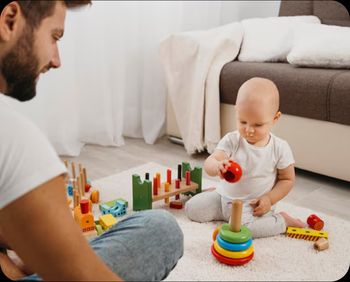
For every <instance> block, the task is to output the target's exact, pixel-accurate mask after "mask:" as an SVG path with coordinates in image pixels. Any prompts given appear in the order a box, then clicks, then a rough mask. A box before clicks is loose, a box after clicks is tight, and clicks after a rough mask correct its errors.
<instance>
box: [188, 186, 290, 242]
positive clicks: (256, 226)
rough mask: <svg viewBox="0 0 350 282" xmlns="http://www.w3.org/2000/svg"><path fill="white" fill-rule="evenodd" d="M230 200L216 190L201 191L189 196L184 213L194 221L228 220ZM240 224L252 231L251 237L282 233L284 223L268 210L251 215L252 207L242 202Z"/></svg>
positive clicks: (279, 216)
mask: <svg viewBox="0 0 350 282" xmlns="http://www.w3.org/2000/svg"><path fill="white" fill-rule="evenodd" d="M231 207H232V204H231V200H229V199H226V198H224V197H222V196H221V195H220V194H218V193H217V192H216V191H210V192H202V193H200V194H197V195H196V196H194V197H193V198H191V199H190V200H189V201H188V202H187V203H186V206H185V211H186V215H187V217H188V218H189V219H191V220H193V221H196V222H209V221H215V220H219V221H227V222H228V221H229V219H230V216H231ZM242 224H243V225H245V226H247V227H248V228H249V229H250V231H251V232H252V235H253V238H261V237H269V236H274V235H278V234H281V233H284V232H285V231H286V223H285V220H284V218H283V216H282V215H281V214H279V213H275V212H274V210H271V211H269V212H268V213H266V214H264V215H263V216H260V217H257V216H253V208H252V207H251V206H250V205H249V203H243V209H242Z"/></svg>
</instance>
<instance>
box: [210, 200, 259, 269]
mask: <svg viewBox="0 0 350 282" xmlns="http://www.w3.org/2000/svg"><path fill="white" fill-rule="evenodd" d="M241 219H242V201H239V200H238V201H237V200H236V201H233V202H232V213H231V222H230V224H223V225H222V226H221V228H216V229H215V231H214V232H213V241H214V243H213V244H212V246H211V252H212V254H213V256H214V257H215V258H216V259H217V260H218V261H219V262H221V263H224V264H228V265H242V264H245V263H247V262H249V261H250V260H251V259H252V258H253V256H254V247H253V240H252V234H251V232H250V230H249V229H248V228H247V227H246V226H244V225H241Z"/></svg>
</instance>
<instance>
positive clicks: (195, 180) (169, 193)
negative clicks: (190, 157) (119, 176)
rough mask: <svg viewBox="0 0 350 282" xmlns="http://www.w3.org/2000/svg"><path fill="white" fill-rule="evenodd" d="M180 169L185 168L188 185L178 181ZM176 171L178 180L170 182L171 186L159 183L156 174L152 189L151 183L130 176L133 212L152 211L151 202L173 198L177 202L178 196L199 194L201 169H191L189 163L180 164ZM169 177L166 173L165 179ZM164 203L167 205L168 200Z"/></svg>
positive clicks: (158, 175)
mask: <svg viewBox="0 0 350 282" xmlns="http://www.w3.org/2000/svg"><path fill="white" fill-rule="evenodd" d="M181 168H185V169H186V171H188V172H189V175H190V178H189V179H188V182H187V183H189V184H188V185H186V181H185V180H183V181H181V180H180V179H181V173H182V171H181ZM178 169H179V170H178V174H179V175H178V176H179V179H177V180H175V181H173V180H171V184H170V183H169V182H168V181H166V182H164V183H159V182H160V173H157V174H156V176H155V177H154V178H153V189H152V182H151V181H149V180H147V179H145V180H144V181H143V182H142V181H141V177H140V176H139V175H137V174H134V175H133V176H132V191H133V210H134V211H140V210H145V209H152V202H156V201H159V200H162V199H167V198H168V199H169V198H171V197H173V196H175V197H176V200H178V199H179V195H180V194H186V195H187V193H191V195H196V194H197V193H201V192H202V168H200V167H195V168H194V169H191V167H190V165H189V163H182V165H179V166H178ZM184 174H185V173H184ZM169 176H170V173H169V172H168V173H167V178H169ZM158 179H159V180H158ZM166 183H168V184H166ZM158 184H159V185H158ZM163 187H164V189H163ZM155 188H157V189H155ZM165 201H166V202H167V203H168V200H165Z"/></svg>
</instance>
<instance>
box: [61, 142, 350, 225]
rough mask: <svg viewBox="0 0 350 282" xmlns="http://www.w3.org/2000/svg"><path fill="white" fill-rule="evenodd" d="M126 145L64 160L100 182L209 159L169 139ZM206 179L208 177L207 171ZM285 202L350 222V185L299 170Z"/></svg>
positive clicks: (88, 150)
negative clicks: (132, 171) (138, 169)
mask: <svg viewBox="0 0 350 282" xmlns="http://www.w3.org/2000/svg"><path fill="white" fill-rule="evenodd" d="M125 143H126V145H125V146H122V147H101V146H96V145H86V146H85V147H84V148H83V150H82V152H81V154H80V156H79V157H75V158H68V157H62V159H67V160H69V161H75V162H76V163H82V164H83V165H84V166H85V167H86V169H87V174H88V177H89V178H90V179H98V178H102V177H105V176H109V175H111V174H115V173H118V172H121V171H123V170H126V169H129V168H132V167H135V166H138V165H141V164H145V163H147V162H156V163H159V164H161V165H164V166H169V167H172V168H175V167H176V165H177V164H178V163H181V162H182V161H188V162H190V164H191V166H192V167H193V166H195V165H199V166H203V162H204V160H205V159H206V157H207V156H208V154H207V153H202V154H198V155H194V156H189V155H187V153H186V152H185V149H184V147H183V146H181V145H177V144H173V143H171V142H170V141H169V140H168V139H167V138H166V137H163V138H161V139H159V140H158V141H157V143H156V144H155V145H148V144H146V143H144V141H143V140H141V139H131V138H127V139H125ZM204 177H208V176H207V175H206V174H205V172H204ZM208 178H210V177H208ZM284 200H285V201H286V202H289V203H293V204H296V205H299V206H304V207H308V208H310V209H313V210H314V211H316V212H317V211H320V212H324V213H326V214H329V215H333V216H337V217H340V218H343V219H346V220H349V221H350V183H349V182H344V181H340V180H336V179H333V178H329V177H325V176H321V175H317V174H313V173H310V172H306V171H302V170H297V177H296V184H295V187H294V189H293V190H292V191H291V193H290V194H289V195H288V196H287V197H286V198H285V199H284Z"/></svg>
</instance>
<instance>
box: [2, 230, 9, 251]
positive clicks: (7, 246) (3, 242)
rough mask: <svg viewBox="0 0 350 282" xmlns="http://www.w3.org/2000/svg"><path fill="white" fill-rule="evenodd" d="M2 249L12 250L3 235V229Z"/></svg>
mask: <svg viewBox="0 0 350 282" xmlns="http://www.w3.org/2000/svg"><path fill="white" fill-rule="evenodd" d="M0 249H10V246H9V245H8V244H7V242H6V241H5V238H4V236H3V235H2V233H1V229H0Z"/></svg>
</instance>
